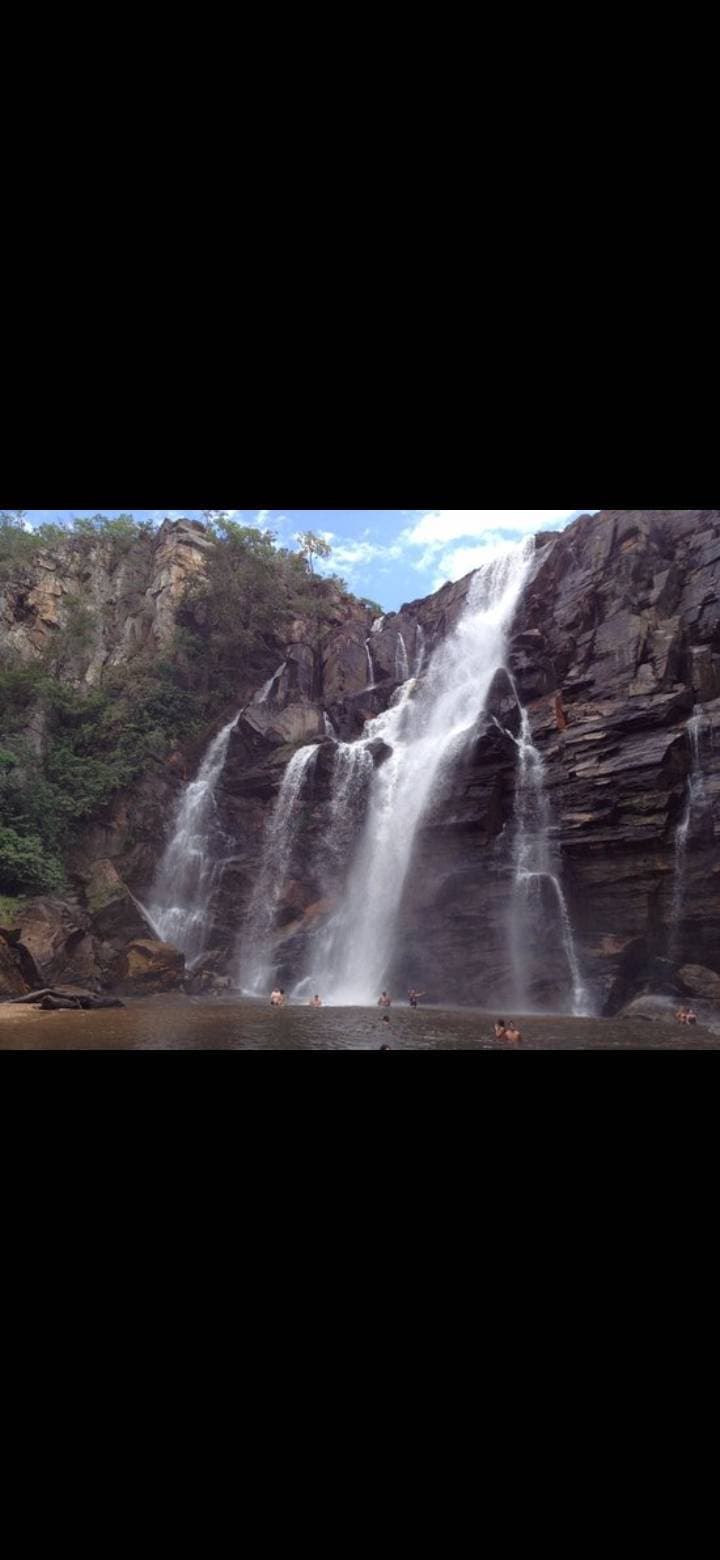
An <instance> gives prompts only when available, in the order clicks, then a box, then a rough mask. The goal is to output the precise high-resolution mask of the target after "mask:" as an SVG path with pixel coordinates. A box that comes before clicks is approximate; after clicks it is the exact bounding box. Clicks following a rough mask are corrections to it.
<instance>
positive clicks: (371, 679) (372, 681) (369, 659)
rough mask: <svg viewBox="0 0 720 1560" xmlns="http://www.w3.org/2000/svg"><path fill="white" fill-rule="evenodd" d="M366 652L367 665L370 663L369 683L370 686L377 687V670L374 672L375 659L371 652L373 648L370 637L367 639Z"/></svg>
mask: <svg viewBox="0 0 720 1560" xmlns="http://www.w3.org/2000/svg"><path fill="white" fill-rule="evenodd" d="M365 654H366V656H367V665H368V680H367V685H368V688H374V687H375V672H374V669H373V660H372V653H371V650H370V640H369V639H366V640H365Z"/></svg>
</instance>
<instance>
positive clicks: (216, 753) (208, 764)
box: [147, 715, 239, 965]
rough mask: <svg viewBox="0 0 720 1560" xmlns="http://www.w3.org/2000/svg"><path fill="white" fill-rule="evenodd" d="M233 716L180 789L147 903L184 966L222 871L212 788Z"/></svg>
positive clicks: (198, 948)
mask: <svg viewBox="0 0 720 1560" xmlns="http://www.w3.org/2000/svg"><path fill="white" fill-rule="evenodd" d="M238 719H239V716H238V715H236V716H235V717H234V718H233V720H231V721H228V724H227V726H223V729H222V731H221V732H219V733H218V735H217V736H216V737H214V738H213V740H212V742H211V743H210V746H209V748H208V750H207V752H206V754H205V757H204V758H203V761H202V763H201V765H200V769H199V770H198V774H197V778H196V779H195V780H193V781H191V783H190V784H189V785H187V786H186V787H185V790H184V791H183V794H182V796H181V798H180V802H179V804H178V809H177V813H176V816H175V820H174V825H173V832H172V834H171V836H170V841H169V843H168V845H167V847H166V849H165V853H164V855H163V857H162V860H161V862H160V865H159V867H158V870H157V873H156V876H155V881H154V883H153V886H152V889H151V891H150V898H149V902H148V905H147V915H148V919H149V920H150V921H151V923H152V925H153V927H154V928H155V930H156V931H157V934H158V936H159V937H161V938H162V940H163V942H169V943H174V945H175V947H176V948H179V949H180V951H181V953H184V954H185V959H186V961H187V963H188V965H191V964H193V963H194V962H195V961H196V960H197V959H199V958H200V956H201V954H202V953H204V951H205V948H206V946H207V938H208V932H209V917H208V913H207V912H208V902H209V900H210V897H211V895H212V892H213V889H214V888H215V887H216V885H217V881H218V877H219V874H220V872H221V870H222V865H223V855H224V852H223V849H222V847H223V845H224V843H225V842H224V837H223V835H222V831H221V830H220V826H219V824H218V820H217V812H216V806H215V788H216V786H217V783H218V780H219V778H220V775H221V774H222V771H223V766H224V764H225V759H226V756H227V750H228V743H229V741H230V733H231V732H232V730H233V729H234V727H235V726H236V725H237V722H238Z"/></svg>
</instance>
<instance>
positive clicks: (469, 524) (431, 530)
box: [402, 509, 577, 547]
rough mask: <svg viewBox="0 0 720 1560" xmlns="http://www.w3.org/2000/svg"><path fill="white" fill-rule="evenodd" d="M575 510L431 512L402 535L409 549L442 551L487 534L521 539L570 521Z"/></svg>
mask: <svg viewBox="0 0 720 1560" xmlns="http://www.w3.org/2000/svg"><path fill="white" fill-rule="evenodd" d="M574 514H577V510H576V509H432V510H429V511H428V513H427V514H424V515H423V516H422V517H421V519H420V520H418V521H417V523H416V525H414V526H410V527H408V529H407V530H405V531H403V532H402V536H403V538H404V540H405V541H406V542H407V543H408V544H409V545H410V546H412V547H444V546H446V545H447V543H448V542H456V541H460V540H464V539H465V538H469V537H474V536H484V535H485V533H486V532H487V531H499V530H502V531H514V532H517V533H522V535H523V536H525V535H527V534H528V533H529V532H533V531H542V530H545V529H546V528H547V527H549V526H553V525H557V524H558V523H559V522H561V521H563V520H569V519H570V518H571V516H572V515H574Z"/></svg>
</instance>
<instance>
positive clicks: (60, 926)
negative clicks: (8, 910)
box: [20, 896, 87, 982]
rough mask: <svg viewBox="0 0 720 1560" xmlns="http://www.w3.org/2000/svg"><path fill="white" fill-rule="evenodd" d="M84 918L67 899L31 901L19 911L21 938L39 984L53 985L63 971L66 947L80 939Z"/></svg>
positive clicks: (48, 898)
mask: <svg viewBox="0 0 720 1560" xmlns="http://www.w3.org/2000/svg"><path fill="white" fill-rule="evenodd" d="M86 924H87V916H86V915H84V914H83V912H82V911H81V910H80V909H79V908H78V906H77V905H75V904H74V903H72V902H71V901H69V900H66V899H60V898H55V897H54V896H48V897H45V898H37V899H30V900H28V901H27V903H26V904H24V905H23V906H22V909H21V911H20V937H21V941H22V943H23V946H24V947H25V948H26V949H27V951H28V953H29V955H30V957H31V958H32V960H33V962H34V964H35V967H36V969H37V973H38V977H39V981H40V982H42V981H52V980H54V979H55V978H56V976H59V975H61V974H62V973H64V971H65V966H66V963H67V948H68V943H69V942H70V941H71V939H72V938H73V937H74V938H76V939H77V937H78V936H79V937H80V938H82V936H83V934H84V931H85V926H86Z"/></svg>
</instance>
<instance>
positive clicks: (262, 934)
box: [238, 742, 318, 994]
mask: <svg viewBox="0 0 720 1560" xmlns="http://www.w3.org/2000/svg"><path fill="white" fill-rule="evenodd" d="M317 754H318V744H317V743H316V742H314V743H311V744H310V745H309V746H307V747H301V748H298V751H297V753H294V754H293V757H292V758H291V759H290V763H289V764H288V766H287V768H286V770H285V773H284V775H283V778H282V783H281V785H280V790H279V792H278V795H277V800H276V802H275V805H274V807H273V810H272V812H271V814H270V817H269V818H268V821H267V824H266V826H265V836H264V844H263V855H262V861H261V863H260V870H259V872H258V875H257V878H256V881H255V887H254V889H253V892H252V895H251V898H250V902H249V904H248V908H247V912H246V916H245V925H244V928H243V931H242V933H241V936H240V939H239V952H238V985H241V986H242V987H243V988H244V989H245V990H248V991H251V992H254V993H256V994H260V993H264V992H265V991H266V990H267V989H268V988H269V982H270V976H271V973H272V962H273V961H272V940H273V932H274V929H275V919H276V916H277V911H278V907H279V904H280V900H281V897H282V893H283V889H284V888H285V884H286V880H287V875H288V870H289V867H290V864H291V857H292V851H293V846H294V844H295V841H296V838H297V835H298V831H299V827H300V821H301V818H302V811H301V808H300V807H299V805H298V804H299V801H300V793H301V791H302V788H303V784H304V781H305V777H306V775H307V774H308V772H309V769H310V766H311V764H313V763H314V761H315V759H316V758H317Z"/></svg>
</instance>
